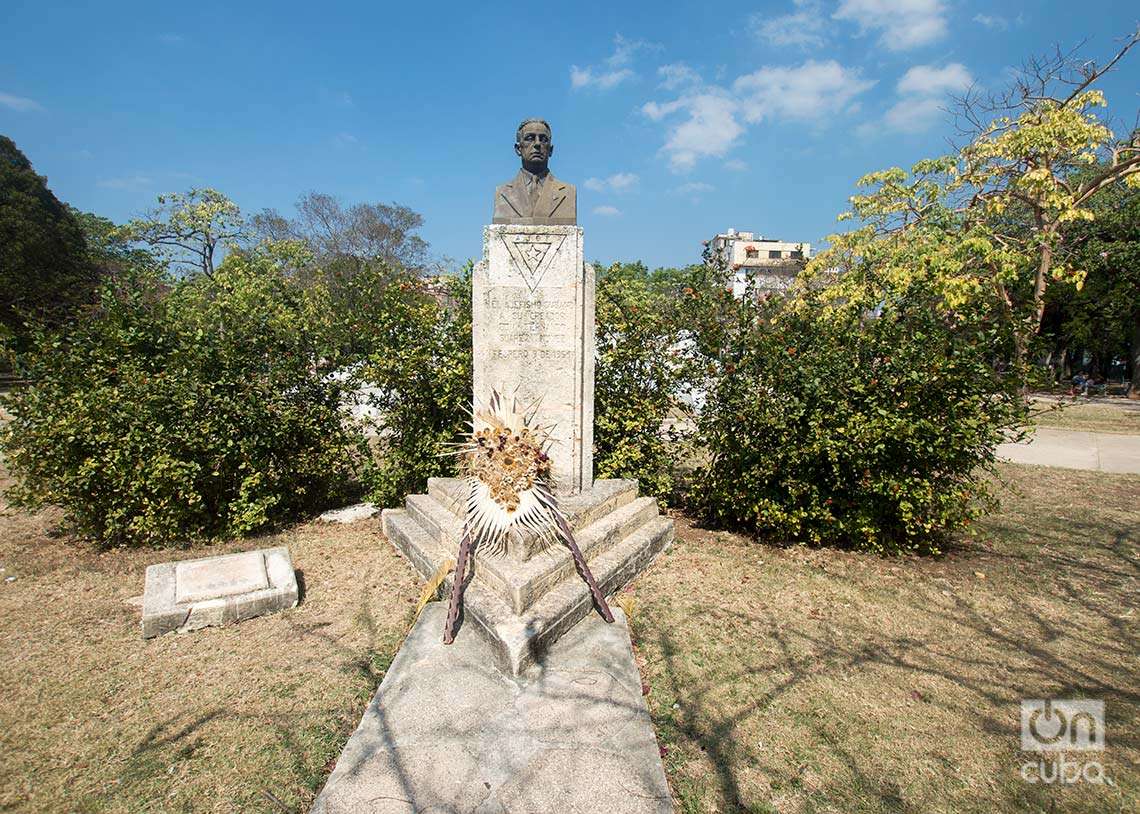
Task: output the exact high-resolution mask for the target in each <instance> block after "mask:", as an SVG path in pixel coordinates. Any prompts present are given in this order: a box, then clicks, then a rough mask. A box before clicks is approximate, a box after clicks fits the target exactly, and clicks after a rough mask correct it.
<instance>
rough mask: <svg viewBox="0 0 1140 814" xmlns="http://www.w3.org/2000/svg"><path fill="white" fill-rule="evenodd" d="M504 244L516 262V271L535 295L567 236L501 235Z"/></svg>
mask: <svg viewBox="0 0 1140 814" xmlns="http://www.w3.org/2000/svg"><path fill="white" fill-rule="evenodd" d="M501 237H502V240H503V244H504V245H505V246H506V247H507V251H508V252H510V255H511V259H512V260H514V261H515V263H514V265H515V270H516V271H517V272H518V273H519V274H520V275H521V276H522V278H523V280H525V281H526V286H527V288H529V289H530V293H532V294H533V293H534V292H535V290H536V289H537V288H538V284H539V283H541V282H542V277H543V275H544V274H546V272H547V270H548V269H549V268H550V266H551V264H552V263H553V262H554V256H555V255H556V254H558V250H559V249H561V248H562V243H563V241H565V240H566V236H565V235H558V236H555V235H510V236H509V237H508V236H507V235H501Z"/></svg>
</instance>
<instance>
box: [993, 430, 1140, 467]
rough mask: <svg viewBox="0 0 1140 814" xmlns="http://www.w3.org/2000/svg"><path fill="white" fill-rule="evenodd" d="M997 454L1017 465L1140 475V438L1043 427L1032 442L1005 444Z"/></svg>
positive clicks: (1035, 434) (999, 448)
mask: <svg viewBox="0 0 1140 814" xmlns="http://www.w3.org/2000/svg"><path fill="white" fill-rule="evenodd" d="M997 454H998V457H999V458H1001V459H1003V460H1006V461H1012V462H1013V463H1017V464H1034V465H1036V466H1058V467H1061V468H1064V469H1090V470H1093V471H1096V472H1118V473H1131V474H1140V435H1121V434H1118V433H1109V432H1084V431H1079V430H1060V429H1053V428H1051V427H1039V428H1038V429H1037V430H1036V431H1035V432H1034V433H1033V435H1032V436H1031V437H1030V439H1029V440H1028V441H1023V442H1022V443H1020V444H1002V445H1001V446H999V447H998V449H997Z"/></svg>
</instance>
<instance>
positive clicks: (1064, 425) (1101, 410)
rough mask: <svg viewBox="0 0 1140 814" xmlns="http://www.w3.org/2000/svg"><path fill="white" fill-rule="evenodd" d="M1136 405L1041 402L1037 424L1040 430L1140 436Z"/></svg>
mask: <svg viewBox="0 0 1140 814" xmlns="http://www.w3.org/2000/svg"><path fill="white" fill-rule="evenodd" d="M1135 405H1136V403H1135V402H1127V403H1124V404H1119V405H1116V404H1081V403H1079V402H1077V403H1068V402H1066V403H1064V404H1058V403H1056V402H1046V401H1037V402H1035V404H1034V407H1033V411H1034V414H1033V420H1034V423H1035V424H1036V425H1037V426H1038V427H1050V428H1053V429H1062V430H1080V431H1087V432H1111V433H1123V434H1127V435H1140V409H1135Z"/></svg>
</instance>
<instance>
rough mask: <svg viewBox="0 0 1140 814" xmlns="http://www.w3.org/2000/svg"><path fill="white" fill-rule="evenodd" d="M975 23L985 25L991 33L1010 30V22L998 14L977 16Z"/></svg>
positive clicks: (975, 16)
mask: <svg viewBox="0 0 1140 814" xmlns="http://www.w3.org/2000/svg"><path fill="white" fill-rule="evenodd" d="M974 22H975V23H977V24H978V25H983V26H985V27H986V28H988V29H990V30H991V31H1005V30H1006V29H1007V28H1009V20H1007V19H1006V18H1005V17H1001V16H999V15H997V14H975V15H974Z"/></svg>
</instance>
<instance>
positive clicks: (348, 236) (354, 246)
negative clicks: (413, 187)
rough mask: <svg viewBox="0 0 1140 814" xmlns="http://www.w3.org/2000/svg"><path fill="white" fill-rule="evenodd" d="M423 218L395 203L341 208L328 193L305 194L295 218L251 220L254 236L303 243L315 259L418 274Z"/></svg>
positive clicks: (274, 215)
mask: <svg viewBox="0 0 1140 814" xmlns="http://www.w3.org/2000/svg"><path fill="white" fill-rule="evenodd" d="M423 223H424V219H423V216H422V215H420V214H419V213H418V212H414V211H412V210H411V209H409V208H408V207H406V206H403V205H401V204H398V203H391V204H382V203H374V204H366V203H361V204H354V205H352V206H345V205H344V204H343V203H341V201H340V200H339V199H337V198H335V197H334V196H332V195H325V194H323V193H319V192H308V193H306V194H304V195H302V196H301V197H300V198H299V199H298V200H297V217H296V218H294V219H293V220H289V219H288V218H286V217H284V216H282V215H281V214H280V213H278V212H277V211H275V210H273V209H267V210H265V211H263V212H261V213H260V214H258V215H255V216H254V218H253V225H254V228H255V230H256V231H257V233H258V234H259V235H260V236H261V237H263V238H268V239H271V240H284V239H293V240H303V241H305V242H306V243H307V244H309V246H310V247H311V248H312V250H313V252H314V254H315V255H316V260H317V262H318V263H320V264H322V265H327V264H329V263H332V262H334V261H338V260H341V261H343V260H351V261H357V262H381V263H384V264H387V265H389V266H393V267H399V268H404V269H408V270H410V271H419V270H421V269H422V268H423V267H424V266H425V264H426V262H427V250H428V244H427V242H426V241H425V240H424V239H423V238H421V237H420V236H419V235H418V234H416V232H417V231H418V230H419V229H421V228H422V227H423Z"/></svg>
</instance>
